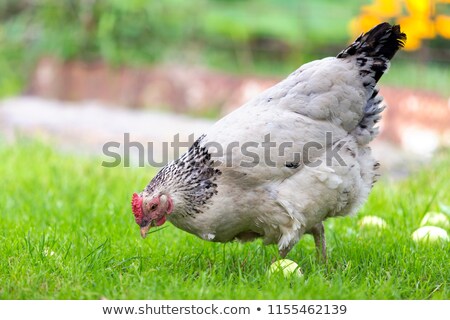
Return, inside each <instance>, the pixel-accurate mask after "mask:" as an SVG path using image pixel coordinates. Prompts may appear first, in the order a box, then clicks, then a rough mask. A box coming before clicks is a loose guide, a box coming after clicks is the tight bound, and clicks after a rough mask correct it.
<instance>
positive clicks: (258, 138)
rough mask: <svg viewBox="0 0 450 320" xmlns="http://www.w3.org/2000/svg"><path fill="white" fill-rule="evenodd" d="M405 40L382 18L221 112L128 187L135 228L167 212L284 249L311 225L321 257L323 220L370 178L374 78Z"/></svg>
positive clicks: (354, 201)
mask: <svg viewBox="0 0 450 320" xmlns="http://www.w3.org/2000/svg"><path fill="white" fill-rule="evenodd" d="M405 40H406V36H405V34H404V33H401V31H400V27H399V26H391V25H389V24H388V23H382V24H380V25H378V26H376V27H375V28H373V29H372V30H370V31H369V32H367V33H366V34H364V35H361V36H360V37H358V38H357V39H356V40H355V42H354V43H352V44H351V45H350V46H349V47H347V48H346V49H345V50H343V51H342V52H341V53H339V54H338V55H337V57H336V58H333V57H330V58H325V59H322V60H317V61H313V62H310V63H307V64H305V65H303V66H301V67H300V68H299V69H298V70H296V71H294V72H293V73H292V74H291V75H290V76H289V77H288V78H286V79H285V80H283V81H282V82H280V83H278V84H277V85H275V86H274V87H272V88H270V89H268V90H266V91H265V92H263V93H261V94H260V95H258V96H257V97H255V98H254V99H252V100H251V101H249V102H248V103H246V104H245V105H243V106H242V107H241V108H239V109H237V110H236V111H234V112H232V113H231V114H229V115H228V116H226V117H224V118H223V119H221V120H220V121H218V122H217V123H216V124H215V125H214V126H212V127H211V129H210V130H209V131H208V132H207V133H205V135H203V136H202V137H200V139H198V140H197V141H196V142H195V143H194V144H193V146H192V147H191V148H190V149H189V151H188V152H187V153H186V154H184V155H183V156H182V157H181V158H180V159H178V160H176V161H173V162H171V163H170V164H168V165H167V166H166V167H164V168H163V169H162V170H161V171H160V172H159V173H158V174H157V175H156V177H155V178H154V179H153V180H152V181H151V182H150V183H149V184H148V186H147V187H146V188H145V189H144V191H142V192H141V193H140V194H134V195H133V200H132V207H133V213H134V215H135V219H136V222H137V223H138V224H139V226H140V227H141V235H142V236H143V237H145V236H146V234H147V232H148V230H149V228H150V227H151V226H154V225H161V224H163V223H164V222H165V221H166V218H167V219H168V220H169V221H170V222H172V223H173V224H174V225H175V226H176V227H178V228H180V229H183V230H185V231H187V232H190V233H193V234H195V235H197V236H199V237H201V238H202V239H205V240H209V241H217V242H227V241H232V240H234V239H237V240H241V241H249V240H253V239H255V238H259V237H261V238H263V239H264V242H265V243H266V244H277V245H278V248H279V252H280V255H281V256H282V257H284V256H286V254H287V253H288V252H289V251H290V250H291V249H292V247H293V246H294V245H295V244H296V243H297V242H298V241H299V239H300V237H301V236H302V235H303V234H305V233H311V234H312V235H313V236H314V239H315V242H316V246H317V248H318V250H319V252H320V253H321V254H322V256H323V258H325V257H326V247H325V234H324V227H323V221H324V220H326V219H327V218H330V217H335V216H344V215H349V214H352V213H355V212H356V211H357V210H358V208H359V207H360V206H361V204H362V203H363V202H364V201H365V200H366V199H367V196H368V194H369V192H370V189H371V187H372V185H373V183H374V182H375V179H376V176H377V174H376V169H377V168H378V166H379V164H378V162H376V161H375V160H374V159H373V158H372V156H371V152H370V148H369V147H368V143H369V142H370V141H371V140H372V139H373V138H374V137H375V136H376V134H377V129H376V128H374V126H375V124H376V123H377V121H378V120H379V119H380V112H381V111H382V110H383V107H382V106H381V101H382V98H381V97H380V96H379V95H377V94H378V90H377V89H376V88H375V85H376V83H377V81H378V80H379V79H380V77H381V76H382V75H383V73H384V72H385V71H386V70H387V69H388V67H389V61H390V59H391V58H392V57H393V56H394V54H395V53H396V52H397V50H398V49H399V48H400V47H402V46H403V44H404V41H405Z"/></svg>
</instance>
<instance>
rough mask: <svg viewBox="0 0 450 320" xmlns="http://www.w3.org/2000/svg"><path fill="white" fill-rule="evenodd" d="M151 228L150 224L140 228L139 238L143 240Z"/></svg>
mask: <svg viewBox="0 0 450 320" xmlns="http://www.w3.org/2000/svg"><path fill="white" fill-rule="evenodd" d="M151 226H152V224H151V223H149V224H148V225H146V226H145V227H141V237H142V238H144V239H145V237H147V233H148V230H150V227H151Z"/></svg>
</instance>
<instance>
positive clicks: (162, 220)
mask: <svg viewBox="0 0 450 320" xmlns="http://www.w3.org/2000/svg"><path fill="white" fill-rule="evenodd" d="M165 222H166V216H163V217H162V218H161V219H159V220H158V221H157V222H156V226H157V227H159V226H162V225H163V224H164V223H165Z"/></svg>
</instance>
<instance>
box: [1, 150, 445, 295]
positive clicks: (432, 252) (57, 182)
mask: <svg viewBox="0 0 450 320" xmlns="http://www.w3.org/2000/svg"><path fill="white" fill-rule="evenodd" d="M0 157H1V159H2V161H1V163H0V177H1V179H2V187H1V188H2V190H1V193H0V212H1V215H2V218H1V224H0V230H1V232H0V237H1V241H0V299H100V298H107V299H367V298H368V299H449V298H450V264H449V245H448V244H442V245H435V246H423V245H422V246H421V245H416V244H414V243H413V242H412V241H411V240H410V235H411V233H412V231H414V230H415V228H417V227H418V226H419V222H420V219H421V218H422V216H423V215H424V214H425V213H426V212H427V211H428V210H438V203H439V202H441V203H443V204H446V205H449V204H450V199H449V194H448V181H450V172H449V171H448V170H446V169H447V166H448V163H449V160H450V155H449V154H448V153H446V154H444V155H443V156H441V158H440V159H438V160H437V161H436V162H434V163H431V164H428V166H427V167H426V168H424V169H423V171H421V172H419V173H417V174H414V175H412V176H411V178H409V179H407V180H405V181H402V182H397V183H395V184H394V183H391V182H388V181H387V180H384V181H381V182H380V183H378V184H377V185H376V187H375V188H374V191H373V193H372V195H371V196H370V199H369V201H368V203H367V204H366V205H365V206H364V208H363V209H362V210H361V211H360V213H359V214H358V217H361V216H363V215H369V214H374V215H378V216H381V217H383V218H384V219H385V220H386V221H387V223H388V224H389V227H388V228H387V229H386V230H385V231H382V232H381V233H378V234H377V233H370V232H368V233H361V232H360V231H359V228H358V222H357V221H358V217H354V218H342V219H334V220H330V221H327V222H326V228H327V235H328V253H329V264H328V266H324V265H322V264H320V263H318V262H317V260H316V258H315V251H314V245H313V241H312V239H311V237H309V236H305V237H304V238H303V239H302V240H301V242H300V243H299V244H298V245H297V246H296V247H295V248H294V250H293V251H292V252H291V253H290V254H289V255H288V258H290V259H292V260H295V261H297V262H298V263H299V265H300V266H301V268H302V270H303V272H304V275H305V276H304V279H303V280H284V279H282V278H280V277H271V278H269V277H267V270H268V268H269V265H270V264H271V262H272V260H273V259H274V258H275V257H276V252H277V251H276V248H275V247H274V246H269V247H264V246H263V245H262V243H261V242H254V243H249V244H238V243H229V244H226V245H223V244H215V243H208V242H205V241H202V240H200V239H198V238H196V237H194V236H192V235H189V234H187V233H185V232H182V231H180V230H178V229H176V228H175V227H173V226H169V227H168V228H165V229H163V230H160V231H158V232H156V233H154V234H151V235H150V236H149V237H148V238H147V239H146V240H142V239H141V238H140V236H139V229H138V227H137V226H136V225H135V223H134V220H133V216H132V214H131V212H130V205H129V202H130V197H131V194H132V192H134V191H136V190H139V189H141V188H142V187H143V186H145V185H146V183H147V182H148V180H149V179H150V178H151V176H152V175H153V174H154V173H155V171H154V170H152V169H150V168H140V169H138V168H134V169H125V168H113V169H112V168H103V167H101V165H100V164H101V160H98V159H86V158H77V157H73V156H70V155H64V154H61V153H58V152H55V151H53V150H52V149H51V148H49V147H47V146H45V145H42V144H40V143H35V142H32V143H30V142H21V143H19V144H17V145H5V144H0ZM262 201H264V200H263V199H262Z"/></svg>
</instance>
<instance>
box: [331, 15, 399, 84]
mask: <svg viewBox="0 0 450 320" xmlns="http://www.w3.org/2000/svg"><path fill="white" fill-rule="evenodd" d="M405 41H406V34H404V33H403V32H401V30H400V26H399V25H394V26H391V25H390V24H389V23H387V22H384V23H381V24H379V25H377V26H376V27H374V28H373V29H371V30H370V31H368V32H366V33H364V34H362V35H360V36H359V37H358V38H357V39H356V40H355V42H353V43H352V44H351V45H350V46H348V47H347V48H345V49H344V50H343V51H341V52H340V53H339V54H338V55H337V58H347V57H350V56H357V58H356V61H357V63H358V64H359V65H360V66H361V67H364V66H365V65H366V64H367V63H368V61H369V60H371V61H370V70H371V71H372V72H373V78H374V79H375V81H378V80H379V79H380V78H381V76H382V75H383V73H384V72H385V71H386V69H387V68H388V66H389V60H391V59H392V57H393V56H394V55H395V53H396V52H397V51H398V50H399V49H400V48H402V47H403V46H404V45H405Z"/></svg>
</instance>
